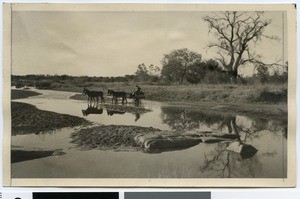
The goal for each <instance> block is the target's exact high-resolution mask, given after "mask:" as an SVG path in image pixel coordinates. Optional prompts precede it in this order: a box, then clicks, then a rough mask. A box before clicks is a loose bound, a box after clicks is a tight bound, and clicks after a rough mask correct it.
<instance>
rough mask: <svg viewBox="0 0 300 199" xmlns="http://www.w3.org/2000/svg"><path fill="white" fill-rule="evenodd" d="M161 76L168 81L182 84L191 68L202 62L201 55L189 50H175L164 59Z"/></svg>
mask: <svg viewBox="0 0 300 199" xmlns="http://www.w3.org/2000/svg"><path fill="white" fill-rule="evenodd" d="M161 62H162V71H161V75H162V77H163V78H164V79H166V80H167V81H170V82H171V81H176V82H178V83H179V84H182V83H183V81H184V79H185V77H186V75H187V73H188V70H189V68H191V67H194V65H196V64H197V63H200V62H201V55H200V54H198V53H197V52H194V51H190V50H188V49H187V48H182V49H179V50H173V51H172V52H171V53H169V54H166V55H164V58H163V59H162V61H161Z"/></svg>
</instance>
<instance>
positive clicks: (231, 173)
mask: <svg viewBox="0 0 300 199" xmlns="http://www.w3.org/2000/svg"><path fill="white" fill-rule="evenodd" d="M227 144H228V143H222V142H220V143H218V144H217V145H215V148H214V150H211V151H210V152H209V153H204V163H203V165H202V166H200V170H201V172H203V173H206V175H208V177H212V176H213V177H222V178H233V177H239V176H245V177H256V174H257V173H258V172H259V171H261V168H262V163H261V162H260V160H259V158H258V157H257V156H252V157H249V158H246V159H244V158H243V157H242V156H241V154H239V153H236V152H233V151H230V150H227V146H228V145H227Z"/></svg>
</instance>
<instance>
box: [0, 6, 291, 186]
mask: <svg viewBox="0 0 300 199" xmlns="http://www.w3.org/2000/svg"><path fill="white" fill-rule="evenodd" d="M247 8H248V9H249V10H247ZM214 9H215V10H214ZM294 10H295V8H294V6H293V5H277V6H275V5H273V7H272V6H271V5H262V6H261V5H250V6H246V5H244V6H240V7H238V6H234V5H231V6H229V5H227V6H222V5H218V6H217V5H216V6H208V5H206V6H204V5H203V7H201V6H199V5H155V4H154V5H119V4H116V5H111V4H103V5H100V4H98V5H96V6H92V5H83V6H81V5H76V6H74V7H72V6H70V5H63V4H62V5H59V4H52V5H51V4H48V5H46V4H36V5H34V4H27V5H25V4H6V5H5V6H4V14H6V15H4V19H5V22H4V26H5V27H4V28H5V31H4V38H6V40H5V42H4V45H5V44H7V45H6V48H4V49H5V50H6V51H5V52H6V54H5V53H4V58H5V59H6V62H4V81H6V80H7V81H6V82H5V83H4V91H3V93H4V95H5V96H4V99H3V100H4V108H3V110H4V118H5V125H6V126H5V129H7V131H5V135H6V136H5V138H6V140H7V141H5V144H4V147H5V148H6V150H5V151H6V152H7V153H5V151H4V153H5V154H4V155H5V156H6V157H7V158H6V159H5V160H4V161H6V162H5V164H6V166H5V168H6V170H5V171H4V174H5V176H6V177H7V180H5V181H4V183H5V184H6V185H8V186H14V185H21V186H22V185H23V186H28V185H29V186H30V185H33V184H34V186H39V185H42V186H47V185H50V186H52V185H55V183H57V182H58V184H57V185H66V186H67V185H68V183H71V184H72V183H73V182H72V181H73V180H74V181H76V180H79V181H78V183H77V184H76V185H80V186H84V185H85V183H86V182H85V181H84V182H83V181H80V179H90V180H92V181H93V180H99V179H100V182H99V183H98V184H97V183H95V184H94V186H106V185H107V186H114V185H115V186H183V187H185V186H189V187H193V186H222V187H224V186H227V187H230V186H295V179H294V178H295V177H293V176H295V168H294V167H295V165H294V161H295V152H293V151H294V150H295V133H296V132H295V113H294V110H293V109H295V104H294V103H295V97H294V96H295V90H294V89H295V77H294V76H295V71H296V65H295V49H294V48H293V46H295V41H296V37H295V35H294V34H295V27H294V26H295V24H293V22H295V16H296V15H295V13H294ZM293 31H294V32H293ZM291 41H293V42H291ZM66 179H69V180H66ZM101 179H102V180H104V179H105V180H107V184H106V183H105V182H104V181H101ZM230 179H232V180H235V181H230ZM14 180H15V181H14ZM18 180H19V181H18ZM27 180H28V182H27ZM30 180H33V181H30ZM39 180H40V181H41V182H42V183H41V184H39V183H38V182H39ZM47 180H50V181H49V182H52V181H51V180H55V181H53V183H52V184H51V183H47V182H46V181H47ZM110 180H112V181H110ZM126 180H128V182H129V183H126ZM139 180H141V181H139ZM168 180H169V181H168ZM174 180H179V182H180V183H178V184H176V181H174ZM262 180H267V181H266V182H265V183H264V181H262ZM13 182H15V183H13ZM26 182H27V183H26ZM62 182H66V184H60V183H62ZM109 182H111V183H109ZM119 182H121V183H119ZM153 182H157V183H154V184H152V183H153ZM168 182H170V184H168ZM206 182H207V183H206ZM214 182H216V183H214ZM232 182H233V183H232ZM272 182H274V183H272ZM268 183H269V184H268ZM72 185H74V184H72Z"/></svg>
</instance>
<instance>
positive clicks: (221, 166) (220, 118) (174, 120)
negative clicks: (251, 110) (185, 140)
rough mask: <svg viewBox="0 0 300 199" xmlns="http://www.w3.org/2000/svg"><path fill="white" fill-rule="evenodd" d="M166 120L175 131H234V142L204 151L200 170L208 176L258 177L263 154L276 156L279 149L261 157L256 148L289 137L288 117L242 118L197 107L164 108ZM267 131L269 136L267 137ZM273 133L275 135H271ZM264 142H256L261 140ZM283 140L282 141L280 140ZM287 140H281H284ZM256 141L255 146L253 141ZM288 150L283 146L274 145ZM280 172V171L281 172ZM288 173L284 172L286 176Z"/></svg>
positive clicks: (217, 145) (258, 148) (162, 113)
mask: <svg viewBox="0 0 300 199" xmlns="http://www.w3.org/2000/svg"><path fill="white" fill-rule="evenodd" d="M161 110H162V112H161V117H162V120H163V122H165V123H166V124H168V125H170V126H171V128H172V129H173V130H198V129H200V130H201V129H211V130H212V131H216V132H225V133H229V134H235V135H236V137H237V139H236V140H235V141H234V142H219V143H217V144H214V145H213V146H214V148H213V149H212V150H206V151H205V152H204V161H203V164H202V165H201V166H200V171H201V172H203V173H205V174H206V175H207V177H227V178H230V177H239V176H245V177H256V176H258V175H260V174H258V173H259V171H261V170H262V167H263V166H262V157H263V158H268V157H269V158H270V157H271V158H273V157H275V156H277V152H276V151H273V152H266V153H262V154H260V157H258V156H257V155H256V154H257V151H259V150H260V148H264V146H263V145H265V144H266V143H263V142H265V141H266V137H268V138H267V139H268V140H270V139H272V140H273V141H271V140H270V142H274V139H275V140H276V139H278V140H282V139H284V140H286V138H287V120H286V119H284V118H281V119H280V120H279V119H276V118H275V119H269V118H268V119H266V118H259V117H251V116H248V117H242V116H237V115H233V114H218V113H214V112H213V113H210V112H204V111H199V110H195V109H192V108H181V109H180V108H177V107H176V108H175V109H174V108H173V107H162V108H161ZM266 133H270V135H267V136H266ZM270 136H272V137H270ZM260 139H261V140H263V141H261V142H262V143H263V144H261V143H260V144H255V142H257V141H258V140H260ZM279 142H280V141H279ZM284 142H285V141H281V143H284ZM253 143H254V144H255V146H253V145H252V144H253ZM273 147H276V148H278V149H279V150H280V149H281V150H286V149H285V148H282V147H284V146H283V145H278V146H273ZM279 173H281V171H280V172H279ZM284 173H285V172H283V175H285V174H284Z"/></svg>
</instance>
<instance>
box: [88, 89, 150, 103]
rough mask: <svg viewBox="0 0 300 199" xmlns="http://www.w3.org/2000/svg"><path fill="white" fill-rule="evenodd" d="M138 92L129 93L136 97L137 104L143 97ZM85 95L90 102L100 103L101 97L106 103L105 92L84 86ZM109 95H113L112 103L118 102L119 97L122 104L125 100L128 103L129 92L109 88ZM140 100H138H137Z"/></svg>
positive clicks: (130, 95) (131, 96)
mask: <svg viewBox="0 0 300 199" xmlns="http://www.w3.org/2000/svg"><path fill="white" fill-rule="evenodd" d="M141 93H142V92H141ZM141 93H139V95H138V94H137V92H132V93H130V94H129V98H132V99H134V102H135V103H136V104H137V102H138V104H140V103H141V99H142V98H140V97H139V96H140V94H141ZM82 94H83V95H86V96H87V97H88V103H97V104H98V103H99V100H100V99H101V103H105V99H104V93H103V92H102V91H91V90H89V89H87V88H84V89H83V91H82ZM142 94H143V95H144V93H142ZM107 95H108V96H112V99H111V102H112V103H118V99H119V98H121V99H122V104H124V103H125V102H126V103H127V94H126V92H123V91H121V92H117V91H114V90H111V89H108V91H107ZM137 100H138V101H137Z"/></svg>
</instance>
